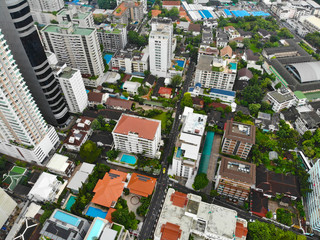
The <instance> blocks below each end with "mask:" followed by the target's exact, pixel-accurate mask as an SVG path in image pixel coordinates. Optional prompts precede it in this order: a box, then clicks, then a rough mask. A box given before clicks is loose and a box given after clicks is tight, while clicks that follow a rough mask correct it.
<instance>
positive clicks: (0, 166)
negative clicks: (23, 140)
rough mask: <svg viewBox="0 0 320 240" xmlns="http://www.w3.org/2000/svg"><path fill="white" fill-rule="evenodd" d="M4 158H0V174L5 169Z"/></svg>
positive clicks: (5, 162)
mask: <svg viewBox="0 0 320 240" xmlns="http://www.w3.org/2000/svg"><path fill="white" fill-rule="evenodd" d="M6 164H7V161H6V158H5V157H4V156H1V157H0V172H1V171H3V170H4V169H5V168H6Z"/></svg>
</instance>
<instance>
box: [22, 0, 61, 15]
mask: <svg viewBox="0 0 320 240" xmlns="http://www.w3.org/2000/svg"><path fill="white" fill-rule="evenodd" d="M28 3H29V5H30V8H31V11H39V12H53V11H59V10H60V9H62V8H63V7H64V1H63V0H28Z"/></svg>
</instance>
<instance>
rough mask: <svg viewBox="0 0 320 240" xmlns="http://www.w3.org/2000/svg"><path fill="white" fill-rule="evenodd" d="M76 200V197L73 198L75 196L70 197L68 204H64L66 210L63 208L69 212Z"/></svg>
mask: <svg viewBox="0 0 320 240" xmlns="http://www.w3.org/2000/svg"><path fill="white" fill-rule="evenodd" d="M76 199H77V197H75V196H70V197H69V199H68V202H67V204H66V208H65V209H66V210H68V211H70V210H71V207H72V205H73V204H74V203H75V201H76Z"/></svg>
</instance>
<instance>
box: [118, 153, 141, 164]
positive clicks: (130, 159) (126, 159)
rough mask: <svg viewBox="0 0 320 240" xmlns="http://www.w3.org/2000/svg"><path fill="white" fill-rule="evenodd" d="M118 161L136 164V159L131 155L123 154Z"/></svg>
mask: <svg viewBox="0 0 320 240" xmlns="http://www.w3.org/2000/svg"><path fill="white" fill-rule="evenodd" d="M120 162H125V163H128V164H136V162H137V159H136V158H135V157H134V156H132V155H127V154H123V155H122V157H121V160H120Z"/></svg>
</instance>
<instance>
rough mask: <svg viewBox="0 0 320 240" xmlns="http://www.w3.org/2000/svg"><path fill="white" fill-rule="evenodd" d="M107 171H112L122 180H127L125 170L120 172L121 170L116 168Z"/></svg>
mask: <svg viewBox="0 0 320 240" xmlns="http://www.w3.org/2000/svg"><path fill="white" fill-rule="evenodd" d="M109 173H112V174H115V175H119V176H120V177H121V179H122V182H125V181H126V180H127V175H128V173H126V172H121V171H118V170H115V169H110V172H109Z"/></svg>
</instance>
